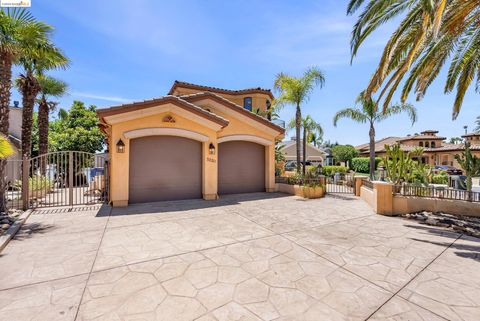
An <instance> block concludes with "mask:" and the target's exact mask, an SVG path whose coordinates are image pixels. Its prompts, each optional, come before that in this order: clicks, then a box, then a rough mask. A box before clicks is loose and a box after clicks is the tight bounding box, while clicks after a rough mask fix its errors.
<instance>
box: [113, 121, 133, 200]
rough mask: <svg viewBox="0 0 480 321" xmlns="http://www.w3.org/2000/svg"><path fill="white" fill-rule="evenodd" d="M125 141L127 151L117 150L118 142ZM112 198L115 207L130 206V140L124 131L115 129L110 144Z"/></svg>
mask: <svg viewBox="0 0 480 321" xmlns="http://www.w3.org/2000/svg"><path fill="white" fill-rule="evenodd" d="M120 139H121V140H122V141H123V142H124V143H125V152H124V153H118V152H117V146H116V145H117V142H118V141H119V140H120ZM109 151H110V186H111V189H110V193H111V195H110V200H111V202H112V206H114V207H124V206H128V175H129V159H130V140H129V139H127V138H125V137H123V133H122V132H119V131H118V130H113V132H112V141H111V144H110V149H109Z"/></svg>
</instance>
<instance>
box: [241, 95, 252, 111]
mask: <svg viewBox="0 0 480 321" xmlns="http://www.w3.org/2000/svg"><path fill="white" fill-rule="evenodd" d="M243 108H245V109H246V110H250V111H252V97H245V98H243Z"/></svg>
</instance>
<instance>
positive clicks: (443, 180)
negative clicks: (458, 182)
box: [432, 171, 448, 185]
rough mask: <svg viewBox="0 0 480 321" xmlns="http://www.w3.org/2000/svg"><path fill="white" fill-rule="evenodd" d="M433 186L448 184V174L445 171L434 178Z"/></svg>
mask: <svg viewBox="0 0 480 321" xmlns="http://www.w3.org/2000/svg"><path fill="white" fill-rule="evenodd" d="M432 184H443V185H445V184H448V174H447V172H445V171H440V172H438V173H437V174H434V175H433V176H432Z"/></svg>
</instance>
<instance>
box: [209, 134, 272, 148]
mask: <svg viewBox="0 0 480 321" xmlns="http://www.w3.org/2000/svg"><path fill="white" fill-rule="evenodd" d="M237 140H242V141H247V142H252V143H257V144H260V145H264V146H271V145H273V142H272V141H270V140H268V139H265V138H262V137H258V136H254V135H229V136H224V137H221V138H219V139H218V143H219V144H220V143H225V142H231V141H237Z"/></svg>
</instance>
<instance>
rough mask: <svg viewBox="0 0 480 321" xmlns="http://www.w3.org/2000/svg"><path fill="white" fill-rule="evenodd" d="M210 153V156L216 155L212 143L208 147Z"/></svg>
mask: <svg viewBox="0 0 480 321" xmlns="http://www.w3.org/2000/svg"><path fill="white" fill-rule="evenodd" d="M208 153H209V154H210V155H215V145H213V144H212V143H210V145H208Z"/></svg>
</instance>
